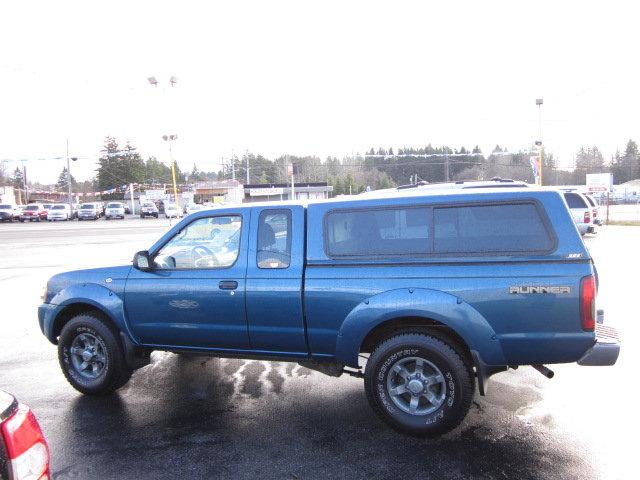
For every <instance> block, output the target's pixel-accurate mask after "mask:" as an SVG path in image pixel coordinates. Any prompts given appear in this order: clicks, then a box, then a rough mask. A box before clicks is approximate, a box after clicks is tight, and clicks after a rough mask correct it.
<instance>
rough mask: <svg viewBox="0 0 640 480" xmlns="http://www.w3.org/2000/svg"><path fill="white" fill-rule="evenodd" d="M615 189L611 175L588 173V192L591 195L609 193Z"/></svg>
mask: <svg viewBox="0 0 640 480" xmlns="http://www.w3.org/2000/svg"><path fill="white" fill-rule="evenodd" d="M612 188H613V175H612V174H611V173H587V191H588V192H591V193H596V192H602V193H608V192H610V191H611V190H612Z"/></svg>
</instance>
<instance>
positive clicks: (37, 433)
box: [0, 390, 51, 480]
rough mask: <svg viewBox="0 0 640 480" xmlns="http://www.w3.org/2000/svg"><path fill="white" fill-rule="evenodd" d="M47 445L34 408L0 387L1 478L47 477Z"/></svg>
mask: <svg viewBox="0 0 640 480" xmlns="http://www.w3.org/2000/svg"><path fill="white" fill-rule="evenodd" d="M49 460H50V457H49V447H48V445H47V442H46V440H45V439H44V435H43V434H42V430H40V426H39V425H38V421H37V420H36V417H35V416H34V415H33V412H32V411H31V410H30V409H29V407H27V406H26V405H23V404H21V403H18V402H17V400H16V399H15V398H14V397H13V396H12V395H9V394H8V393H6V392H3V391H2V390H0V479H2V480H5V479H7V480H8V479H11V480H27V479H28V480H49V478H50V475H51V471H50V462H49Z"/></svg>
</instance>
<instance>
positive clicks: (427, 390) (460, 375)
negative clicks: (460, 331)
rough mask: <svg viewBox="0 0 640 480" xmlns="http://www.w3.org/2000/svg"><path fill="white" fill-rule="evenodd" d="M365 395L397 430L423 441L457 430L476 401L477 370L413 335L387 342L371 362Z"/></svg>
mask: <svg viewBox="0 0 640 480" xmlns="http://www.w3.org/2000/svg"><path fill="white" fill-rule="evenodd" d="M364 382H365V391H366V393H367V398H368V400H369V403H370V404H371V407H372V408H373V410H374V411H375V412H376V413H377V414H378V415H379V416H380V417H381V418H382V419H383V420H384V421H385V422H386V423H388V424H389V425H391V426H392V427H393V428H394V429H396V430H398V431H401V432H403V433H408V434H410V435H415V436H420V437H434V436H437V435H441V434H443V433H446V432H448V431H450V430H453V429H454V428H455V427H456V426H458V424H459V423H460V422H461V421H462V420H463V419H464V417H465V416H466V414H467V412H468V410H469V407H470V406H471V400H472V399H473V392H474V382H473V375H472V370H471V366H470V365H468V364H467V363H466V362H465V361H464V360H463V358H462V357H461V356H460V355H459V354H458V353H457V352H456V350H454V349H453V348H452V347H451V346H450V345H448V344H447V343H445V342H443V341H442V340H439V339H437V338H434V337H431V336H428V335H425V334H420V333H407V334H400V335H397V336H395V337H391V338H389V339H387V340H385V341H383V342H382V343H381V344H380V345H378V347H377V348H376V349H375V350H374V352H373V353H372V354H371V356H370V357H369V360H368V361H367V366H366V370H365V379H364Z"/></svg>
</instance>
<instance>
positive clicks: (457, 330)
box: [336, 288, 505, 367]
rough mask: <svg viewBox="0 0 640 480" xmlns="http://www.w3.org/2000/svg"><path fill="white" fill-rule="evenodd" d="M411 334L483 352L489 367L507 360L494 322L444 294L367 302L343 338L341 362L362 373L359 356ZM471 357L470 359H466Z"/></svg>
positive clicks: (413, 293) (393, 295)
mask: <svg viewBox="0 0 640 480" xmlns="http://www.w3.org/2000/svg"><path fill="white" fill-rule="evenodd" d="M408 328H418V329H422V330H429V331H430V332H432V334H434V335H435V336H441V337H446V338H447V339H449V341H451V342H452V343H454V344H455V345H456V346H458V348H459V349H460V350H461V351H464V352H471V351H476V352H478V353H479V354H480V355H481V357H482V358H483V360H484V361H485V362H486V363H487V364H490V365H503V364H504V362H505V360H504V354H503V352H502V347H501V345H500V342H499V340H498V339H497V336H496V334H495V332H494V330H493V328H492V327H491V325H490V324H489V322H488V321H487V320H486V319H485V318H484V317H483V316H482V315H481V314H480V313H479V312H478V311H477V310H476V309H475V308H473V307H472V306H471V305H469V304H468V303H466V302H464V301H463V300H461V299H460V298H458V297H456V296H455V295H451V294H449V293H445V292H442V291H439V290H431V289H413V288H403V289H397V290H389V291H385V292H382V293H379V294H377V295H374V296H373V297H370V298H368V299H366V300H364V301H362V302H361V303H360V304H359V305H357V306H356V307H355V308H354V309H353V310H352V311H351V312H350V313H349V315H347V317H346V318H345V320H344V322H343V323H342V325H341V327H340V330H339V332H338V339H337V342H336V358H337V359H338V360H339V361H342V362H344V363H345V364H346V365H349V366H352V367H358V355H359V354H360V353H361V352H362V351H363V349H365V350H366V349H368V348H371V344H372V343H373V342H374V341H375V340H379V339H381V338H383V337H384V336H385V335H388V334H390V333H393V332H396V331H399V330H405V331H406V330H407V329H408ZM465 355H466V354H465Z"/></svg>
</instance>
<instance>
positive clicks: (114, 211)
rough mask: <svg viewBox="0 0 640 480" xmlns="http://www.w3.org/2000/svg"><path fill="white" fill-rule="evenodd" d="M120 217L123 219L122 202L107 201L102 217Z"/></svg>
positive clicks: (107, 218) (106, 218)
mask: <svg viewBox="0 0 640 480" xmlns="http://www.w3.org/2000/svg"><path fill="white" fill-rule="evenodd" d="M111 218H122V219H123V220H124V204H123V203H120V202H109V203H107V206H106V208H105V211H104V219H105V220H109V219H111Z"/></svg>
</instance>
